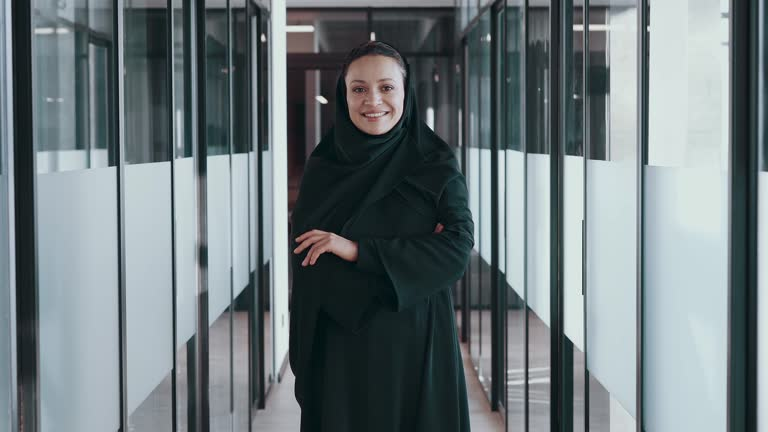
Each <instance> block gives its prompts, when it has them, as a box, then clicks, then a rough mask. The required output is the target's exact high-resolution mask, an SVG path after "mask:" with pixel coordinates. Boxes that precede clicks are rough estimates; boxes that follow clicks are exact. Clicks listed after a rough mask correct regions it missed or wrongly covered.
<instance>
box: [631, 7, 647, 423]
mask: <svg viewBox="0 0 768 432" xmlns="http://www.w3.org/2000/svg"><path fill="white" fill-rule="evenodd" d="M648 2H649V0H637V3H638V4H637V7H638V9H637V101H638V107H637V148H636V151H637V157H636V159H637V165H636V169H637V180H636V181H637V194H636V195H637V197H636V199H637V201H636V203H637V216H636V217H637V232H636V241H637V252H636V260H637V261H636V262H637V264H636V269H637V286H636V289H635V291H636V294H635V296H636V297H635V308H636V313H635V314H636V315H637V316H636V318H635V326H636V327H635V328H636V333H635V344H636V345H635V356H636V357H635V413H636V417H637V418H636V419H635V425H636V430H637V432H642V431H644V430H645V418H644V417H645V414H644V411H643V410H644V403H643V397H644V392H645V386H644V381H645V375H644V371H645V361H644V353H645V351H644V348H645V331H644V325H645V217H644V209H645V165H646V164H647V163H648V76H649V75H648V67H649V65H648V63H649V55H648V52H649V38H650V35H649V31H650V30H649V28H650V27H649V22H650V16H649V12H650V11H649V9H648Z"/></svg>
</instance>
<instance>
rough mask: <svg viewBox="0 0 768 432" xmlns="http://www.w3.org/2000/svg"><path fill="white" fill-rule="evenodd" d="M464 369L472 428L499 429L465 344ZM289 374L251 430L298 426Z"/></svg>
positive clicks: (475, 431)
mask: <svg viewBox="0 0 768 432" xmlns="http://www.w3.org/2000/svg"><path fill="white" fill-rule="evenodd" d="M462 353H463V354H464V372H465V374H466V376H467V388H468V390H469V412H470V417H471V422H472V432H501V431H503V430H504V423H503V420H502V418H501V416H500V415H499V414H498V413H495V412H492V411H491V410H490V405H489V404H488V399H487V398H486V397H485V394H484V393H483V390H482V387H481V386H480V382H479V381H478V379H477V374H476V373H475V371H474V369H473V368H472V366H471V363H470V361H469V357H468V356H467V352H466V349H465V347H462ZM293 381H294V378H293V374H292V373H291V371H290V369H289V370H288V371H286V373H285V377H284V378H283V381H282V382H281V383H279V384H276V385H275V386H274V387H273V388H272V391H271V394H270V395H269V397H268V399H267V408H266V409H265V410H264V411H260V412H259V413H258V414H257V415H256V419H255V421H254V423H253V426H254V427H253V430H254V432H278V431H279V432H291V431H298V430H299V406H298V405H297V404H296V400H295V399H294V397H293Z"/></svg>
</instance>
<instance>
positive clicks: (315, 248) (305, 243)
mask: <svg viewBox="0 0 768 432" xmlns="http://www.w3.org/2000/svg"><path fill="white" fill-rule="evenodd" d="M296 243H300V244H299V247H297V248H296V249H294V250H293V253H295V254H300V253H302V252H303V251H304V250H305V249H307V248H308V247H310V246H311V248H310V249H309V252H308V253H307V256H306V257H305V258H304V261H303V262H302V263H301V265H302V266H303V267H306V266H307V265H315V263H316V262H317V259H318V258H320V255H322V254H324V253H326V252H330V253H332V254H334V255H336V256H338V257H339V258H341V259H343V260H345V261H349V262H355V261H357V242H353V241H351V240H347V239H345V238H344V237H341V236H339V235H336V234H334V233H330V232H325V231H320V230H312V231H307V232H305V233H304V234H302V235H300V236H298V237H296Z"/></svg>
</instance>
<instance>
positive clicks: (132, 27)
mask: <svg viewBox="0 0 768 432" xmlns="http://www.w3.org/2000/svg"><path fill="white" fill-rule="evenodd" d="M123 16H124V20H125V21H124V22H125V32H124V38H123V40H124V44H125V45H124V47H125V48H124V65H125V66H124V67H125V74H124V91H125V101H124V106H125V111H124V117H123V118H124V125H125V126H124V139H125V144H124V146H123V148H124V149H125V163H126V166H125V170H124V178H123V184H124V190H125V205H124V209H123V217H124V226H125V249H124V251H125V261H124V262H125V269H124V272H125V285H126V286H125V292H126V300H125V305H126V317H125V326H126V329H125V334H126V347H127V363H126V374H127V382H128V384H127V395H128V401H127V403H128V427H129V428H131V429H132V430H134V431H137V432H139V431H156V430H164V429H169V428H171V427H172V424H173V423H172V422H173V418H172V416H173V414H172V400H171V393H172V386H171V381H172V379H171V374H170V372H171V370H172V369H173V344H174V342H173V301H174V298H173V261H172V260H173V237H172V230H173V226H172V223H173V219H172V216H171V206H172V198H171V197H172V193H171V192H172V188H171V184H170V178H171V177H170V176H171V163H170V160H171V152H172V149H173V148H172V145H171V141H170V140H171V137H170V135H169V134H170V131H171V129H170V128H171V123H170V111H169V106H168V104H169V98H168V95H169V86H170V83H169V82H168V68H169V67H170V61H169V53H168V30H169V25H170V23H169V22H168V10H167V7H166V5H159V4H158V5H155V7H146V6H130V5H127V6H126V7H125V10H124V14H123Z"/></svg>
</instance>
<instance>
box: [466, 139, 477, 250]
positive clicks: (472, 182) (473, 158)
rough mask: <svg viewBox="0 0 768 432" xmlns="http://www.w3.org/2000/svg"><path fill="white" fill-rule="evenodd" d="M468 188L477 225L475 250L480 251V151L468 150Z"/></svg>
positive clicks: (470, 204)
mask: <svg viewBox="0 0 768 432" xmlns="http://www.w3.org/2000/svg"><path fill="white" fill-rule="evenodd" d="M467 165H468V167H467V171H468V172H467V174H468V175H467V177H469V178H467V188H468V192H469V210H470V211H471V212H472V219H473V221H474V223H475V245H474V250H476V251H478V252H479V251H480V219H479V218H480V149H479V148H477V147H470V148H468V149H467Z"/></svg>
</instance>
